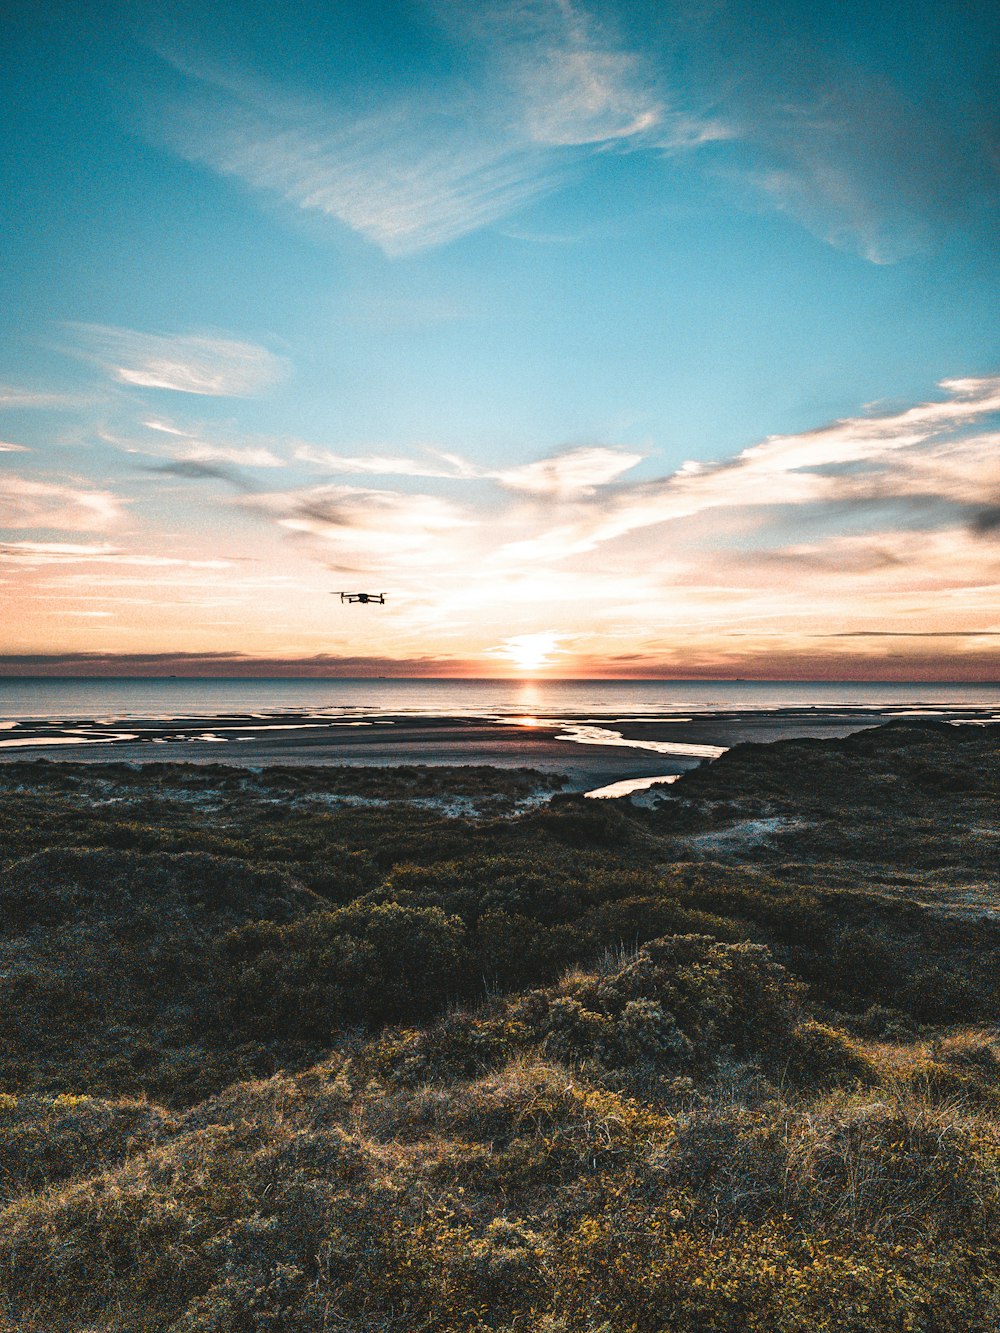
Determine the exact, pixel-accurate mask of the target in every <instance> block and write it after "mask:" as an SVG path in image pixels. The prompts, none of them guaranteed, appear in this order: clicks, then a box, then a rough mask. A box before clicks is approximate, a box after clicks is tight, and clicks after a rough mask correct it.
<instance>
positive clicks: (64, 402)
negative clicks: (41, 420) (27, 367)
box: [0, 384, 93, 409]
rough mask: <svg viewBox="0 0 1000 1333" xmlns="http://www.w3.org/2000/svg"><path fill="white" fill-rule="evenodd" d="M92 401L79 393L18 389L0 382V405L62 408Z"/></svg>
mask: <svg viewBox="0 0 1000 1333" xmlns="http://www.w3.org/2000/svg"><path fill="white" fill-rule="evenodd" d="M92 401H93V399H92V398H90V397H84V396H82V395H79V394H69V393H47V392H44V391H39V390H36V389H19V388H15V387H14V386H13V385H10V384H0V407H17V408H22V407H29V408H32V407H33V408H39V409H62V408H76V407H83V406H86V405H87V404H88V403H91V402H92Z"/></svg>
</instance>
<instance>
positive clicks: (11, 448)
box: [0, 440, 31, 454]
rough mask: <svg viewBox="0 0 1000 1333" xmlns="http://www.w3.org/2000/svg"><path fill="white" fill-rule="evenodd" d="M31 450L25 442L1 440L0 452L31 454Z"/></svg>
mask: <svg viewBox="0 0 1000 1333" xmlns="http://www.w3.org/2000/svg"><path fill="white" fill-rule="evenodd" d="M29 453H31V450H30V449H29V448H28V447H27V445H24V444H11V443H10V441H9V440H0V454H29Z"/></svg>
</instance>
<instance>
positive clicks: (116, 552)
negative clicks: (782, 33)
mask: <svg viewBox="0 0 1000 1333" xmlns="http://www.w3.org/2000/svg"><path fill="white" fill-rule="evenodd" d="M0 561H3V562H5V563H18V564H25V565H48V564H55V565H65V564H80V563H86V564H102V565H103V564H111V565H137V566H140V567H142V568H145V569H197V570H213V569H216V570H217V569H231V568H232V565H233V562H232V561H231V560H190V559H187V558H185V557H182V556H167V555H147V554H134V553H133V552H130V551H127V550H125V549H124V548H123V547H121V546H112V545H110V544H109V543H102V544H99V545H84V544H81V543H76V542H0ZM87 577H88V579H89V578H90V577H91V576H89V575H88V576H87Z"/></svg>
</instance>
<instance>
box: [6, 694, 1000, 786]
mask: <svg viewBox="0 0 1000 1333" xmlns="http://www.w3.org/2000/svg"><path fill="white" fill-rule="evenodd" d="M995 715H996V710H995V709H994V708H991V707H988V706H984V705H969V704H962V705H954V706H951V707H948V706H946V705H936V706H935V707H934V708H933V709H930V708H922V707H919V706H914V707H899V706H874V705H873V706H861V705H853V704H852V705H844V704H831V705H823V706H817V705H804V706H799V705H796V706H790V707H768V708H757V709H753V708H751V709H747V708H742V709H731V708H729V709H727V708H721V709H709V710H703V711H701V712H697V713H689V714H684V713H679V712H673V711H672V712H662V711H661V712H642V711H638V712H626V711H624V710H621V709H619V710H615V711H608V712H603V711H598V710H592V711H587V712H582V711H572V712H571V711H569V710H567V711H565V712H564V713H563V714H562V715H561V716H543V715H541V714H539V715H535V714H531V713H523V712H522V713H519V712H516V711H514V710H510V711H507V712H494V713H493V714H492V715H469V714H465V715H440V716H439V715H434V714H429V713H427V712H425V711H400V712H395V713H388V712H382V711H379V710H360V709H358V710H337V711H335V712H333V713H332V714H331V713H330V712H320V711H311V710H310V711H306V710H294V711H281V710H275V711H273V712H271V711H268V712H263V711H261V712H254V713H233V714H223V715H218V716H209V715H196V716H187V717H162V716H161V717H130V716H125V717H123V716H117V717H114V716H112V717H89V718H76V719H66V718H53V717H46V718H16V719H10V718H8V719H0V762H5V761H6V762H13V761H23V760H31V759H46V760H51V761H60V760H61V761H72V762H76V763H79V762H87V763H108V762H115V763H128V764H146V763H163V762H184V763H193V764H220V763H221V764H229V765H237V766H240V767H248V768H258V767H269V766H274V765H282V766H298V765H317V764H320V765H323V764H325V765H336V766H344V765H348V766H355V765H358V766H393V765H431V766H437V765H447V766H456V765H458V766H464V765H476V766H483V765H485V766H490V767H495V768H502V769H512V768H530V769H534V770H536V771H537V772H539V773H543V774H546V775H550V776H551V775H556V774H557V775H560V776H562V777H563V778H564V779H565V782H564V783H563V789H564V790H566V791H578V792H591V791H595V790H599V789H601V788H603V787H606V786H610V785H612V784H621V783H635V784H636V785H637V786H638V785H639V784H641V783H643V782H644V781H648V780H649V779H668V778H671V777H676V776H677V775H679V774H681V773H684V772H686V771H688V770H690V769H692V768H695V767H697V766H698V764H700V763H702V762H703V761H704V760H711V759H714V758H717V757H718V756H719V755H720V754H722V753H724V752H725V751H726V750H727V749H729V748H730V747H732V746H733V745H737V744H741V743H744V742H749V741H756V742H769V741H775V740H787V739H792V738H797V737H813V738H839V737H844V736H848V735H851V734H852V733H854V732H856V731H860V730H863V729H865V728H868V727H873V726H880V725H882V724H884V723H885V722H888V721H892V720H894V719H902V718H908V717H915V716H932V717H934V718H935V719H937V720H939V721H944V722H955V723H958V722H965V723H981V722H985V721H989V720H991V719H992V718H994V717H995ZM615 794H627V789H623V790H619V791H616V793H615Z"/></svg>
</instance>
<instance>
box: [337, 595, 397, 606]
mask: <svg viewBox="0 0 1000 1333" xmlns="http://www.w3.org/2000/svg"><path fill="white" fill-rule="evenodd" d="M332 596H334V597H336V596H337V593H333V594H332ZM340 600H341V601H342V602H360V603H361V605H362V606H368V605H369V604H370V603H371V602H377V603H378V604H379V606H385V593H384V592H342V593H340Z"/></svg>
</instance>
